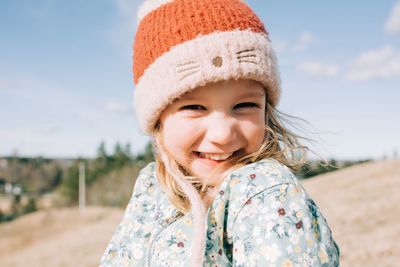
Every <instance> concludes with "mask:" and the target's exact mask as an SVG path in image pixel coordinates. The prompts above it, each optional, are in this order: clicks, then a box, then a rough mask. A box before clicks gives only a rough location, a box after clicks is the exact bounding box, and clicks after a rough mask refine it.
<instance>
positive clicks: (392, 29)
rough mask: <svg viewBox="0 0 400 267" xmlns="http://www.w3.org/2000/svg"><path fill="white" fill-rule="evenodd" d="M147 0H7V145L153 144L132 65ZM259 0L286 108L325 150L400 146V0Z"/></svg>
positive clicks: (2, 76) (1, 86) (90, 152)
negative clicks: (137, 102) (139, 114)
mask: <svg viewBox="0 0 400 267" xmlns="http://www.w3.org/2000/svg"><path fill="white" fill-rule="evenodd" d="M142 2H143V1H142V0H140V1H139V0H135V1H133V0H96V1H94V0H86V1H78V0H69V1H61V0H35V1H33V0H19V1H13V0H2V1H0V156H8V155H13V154H18V155H20V156H29V157H31V156H32V157H33V156H44V157H58V158H65V157H68V158H71V157H78V156H81V157H93V156H95V155H96V150H97V148H98V146H99V144H100V142H102V141H104V142H105V143H106V147H107V150H108V151H109V152H111V151H112V150H113V147H114V145H115V144H116V143H117V142H120V143H122V144H125V143H128V142H129V143H130V144H131V149H132V152H133V153H139V152H140V151H142V150H143V149H144V147H145V146H146V145H147V143H148V142H149V141H150V138H149V137H147V136H145V135H143V134H142V133H141V131H140V129H139V127H138V122H137V119H136V117H135V114H134V109H133V91H134V85H133V75H132V67H131V66H132V41H133V38H134V35H135V30H136V12H137V8H138V6H139V5H140V4H141V3H142ZM247 2H248V4H249V5H250V6H251V7H252V8H253V9H254V11H255V12H256V13H257V15H258V16H259V17H260V18H261V19H262V20H263V22H264V24H265V27H266V28H267V30H268V32H269V34H270V35H269V36H270V39H271V41H272V45H273V47H274V49H275V51H276V53H277V56H278V61H279V69H280V74H281V80H282V95H281V100H280V103H279V105H278V109H279V110H280V111H282V112H284V113H286V114H289V115H293V116H296V117H299V118H302V119H304V120H306V121H307V123H303V125H305V132H303V131H300V132H298V133H300V134H301V135H305V136H306V137H309V138H311V139H313V140H314V142H312V143H306V144H307V145H310V147H311V148H312V150H313V151H314V152H315V153H317V154H318V155H320V156H322V157H325V158H337V159H352V160H357V159H365V158H372V159H381V158H383V157H385V156H388V157H390V156H392V155H393V154H395V153H396V152H395V151H398V152H400V123H399V121H400V120H399V119H398V117H399V116H400V105H399V104H400V1H398V0H397V1H344V0H335V1H329V0H328V1H315V0H314V1H295V0H288V1H278V0H273V1H268V0H267V1H266V0H263V1H261V0H248V1H247ZM396 88H397V89H396ZM299 130H301V129H299Z"/></svg>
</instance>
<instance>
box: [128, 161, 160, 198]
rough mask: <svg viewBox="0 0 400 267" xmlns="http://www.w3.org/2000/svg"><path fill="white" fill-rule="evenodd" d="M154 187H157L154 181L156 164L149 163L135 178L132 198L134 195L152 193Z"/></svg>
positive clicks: (155, 180)
mask: <svg viewBox="0 0 400 267" xmlns="http://www.w3.org/2000/svg"><path fill="white" fill-rule="evenodd" d="M156 187H158V182H157V179H156V163H155V162H150V163H148V164H147V165H146V166H145V167H143V168H142V169H141V170H140V172H139V175H138V177H137V178H136V182H135V186H134V190H133V196H135V194H143V193H145V192H148V191H152V190H154V188H156Z"/></svg>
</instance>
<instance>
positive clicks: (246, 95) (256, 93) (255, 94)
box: [179, 90, 264, 100]
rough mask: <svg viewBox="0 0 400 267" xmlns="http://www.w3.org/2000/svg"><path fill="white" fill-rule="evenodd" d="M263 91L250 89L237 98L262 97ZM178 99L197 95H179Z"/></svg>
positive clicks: (191, 98)
mask: <svg viewBox="0 0 400 267" xmlns="http://www.w3.org/2000/svg"><path fill="white" fill-rule="evenodd" d="M263 96H264V93H263V92H261V91H255V90H252V91H250V92H246V93H244V94H241V95H239V96H238V97H237V98H238V99H242V98H251V97H263ZM179 99H180V100H198V99H199V97H196V96H185V97H184V99H183V98H182V97H181V98H179Z"/></svg>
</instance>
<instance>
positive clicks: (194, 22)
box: [133, 0, 280, 135]
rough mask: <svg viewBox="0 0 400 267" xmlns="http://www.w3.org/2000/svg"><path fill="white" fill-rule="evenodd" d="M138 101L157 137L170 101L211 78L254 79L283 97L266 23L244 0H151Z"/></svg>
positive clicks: (138, 58)
mask: <svg viewBox="0 0 400 267" xmlns="http://www.w3.org/2000/svg"><path fill="white" fill-rule="evenodd" d="M133 50H134V54H133V73H134V83H135V91H134V104H135V111H136V114H137V117H138V120H139V124H140V127H141V130H142V131H143V132H144V133H145V134H149V135H154V131H155V125H156V123H157V121H158V119H159V117H160V115H161V113H162V111H163V110H164V109H165V108H166V106H167V105H169V104H170V103H172V102H173V101H174V100H175V99H176V98H177V97H179V96H181V95H183V94H184V93H187V92H189V91H191V90H193V89H195V88H197V87H200V86H204V85H206V84H208V83H211V82H218V81H223V80H229V79H236V80H237V79H252V80H255V81H258V82H260V83H262V84H263V85H264V87H265V89H266V93H267V98H268V102H269V103H270V104H271V105H273V106H276V105H277V103H278V100H279V95H280V79H279V73H278V66H277V60H276V57H275V53H274V51H273V49H272V47H271V43H270V40H269V39H268V33H267V31H266V29H265V27H264V24H263V23H262V21H261V20H260V19H259V18H258V17H257V15H256V14H255V13H254V12H253V11H252V10H251V8H250V7H249V6H248V5H247V4H245V3H244V1H239V0H147V1H145V2H144V3H143V4H142V6H141V7H140V8H139V11H138V28H137V31H136V36H135V41H134V45H133Z"/></svg>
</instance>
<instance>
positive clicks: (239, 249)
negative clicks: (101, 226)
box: [100, 159, 340, 267]
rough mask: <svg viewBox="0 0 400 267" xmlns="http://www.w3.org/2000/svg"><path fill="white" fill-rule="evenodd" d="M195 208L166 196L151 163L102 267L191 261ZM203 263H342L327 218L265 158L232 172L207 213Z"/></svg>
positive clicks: (295, 182)
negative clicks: (181, 207) (179, 206)
mask: <svg viewBox="0 0 400 267" xmlns="http://www.w3.org/2000/svg"><path fill="white" fill-rule="evenodd" d="M191 227H192V216H191V213H187V214H182V213H180V212H179V211H177V210H176V209H175V208H174V207H173V206H172V205H171V204H170V202H169V201H168V199H167V197H166V195H165V193H164V192H163V191H162V190H161V187H160V186H159V184H158V182H157V179H156V177H155V163H154V162H153V163H150V164H149V165H147V166H146V167H145V168H144V169H143V170H142V171H141V172H140V175H139V177H138V179H137V182H136V185H135V188H134V191H133V194H132V197H131V199H130V202H129V204H128V206H127V209H126V212H125V215H124V218H123V220H122V222H121V223H120V224H119V226H118V228H117V229H116V231H115V232H114V235H113V236H112V238H111V241H110V243H109V245H108V247H107V249H106V251H105V253H104V255H103V257H102V259H101V263H100V266H152V267H153V266H156V267H161V266H173V267H176V266H188V265H187V262H186V260H187V259H188V257H189V251H190V248H191V245H192V244H191V236H192V231H193V229H192V228H191ZM206 240H207V241H206V249H205V252H204V264H203V266H207V267H208V266H209V267H216V266H221V267H225V266H236V267H250V266H287V267H289V266H313V267H314V266H323V267H328V266H329V267H330V266H339V256H340V251H339V247H338V245H337V243H336V242H335V241H334V240H333V238H332V232H331V230H330V228H329V226H328V223H327V221H326V220H325V218H324V217H323V215H322V214H321V213H320V211H319V210H318V207H317V205H316V204H315V202H314V201H313V200H312V199H311V198H310V197H309V196H308V194H307V193H306V191H305V190H304V188H303V187H302V186H301V184H300V183H299V182H298V180H297V178H296V177H295V176H294V175H293V174H292V172H291V171H290V170H289V169H288V168H287V167H286V166H284V165H282V164H280V163H278V162H277V161H275V160H273V159H264V160H261V161H258V162H255V163H252V164H249V165H246V166H244V167H242V168H239V169H237V170H235V171H233V172H232V173H231V174H230V175H229V176H228V177H227V178H226V179H225V181H224V182H223V183H222V185H221V187H220V189H219V194H218V195H217V196H216V198H215V199H214V201H213V203H212V205H211V206H210V208H209V209H208V211H207V238H206Z"/></svg>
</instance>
